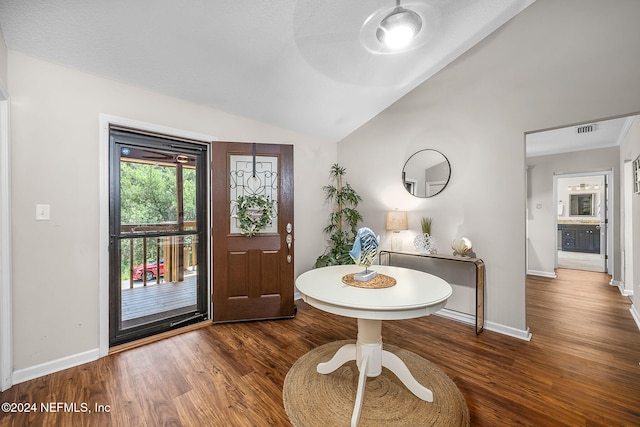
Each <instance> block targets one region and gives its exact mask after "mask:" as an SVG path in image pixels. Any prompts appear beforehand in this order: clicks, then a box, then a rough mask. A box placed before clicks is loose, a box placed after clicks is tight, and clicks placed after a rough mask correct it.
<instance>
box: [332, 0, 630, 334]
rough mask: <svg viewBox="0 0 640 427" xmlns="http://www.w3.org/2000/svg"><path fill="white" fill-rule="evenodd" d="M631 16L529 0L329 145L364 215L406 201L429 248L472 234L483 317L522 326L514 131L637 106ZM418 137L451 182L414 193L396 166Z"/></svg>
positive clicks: (624, 8)
mask: <svg viewBox="0 0 640 427" xmlns="http://www.w3.org/2000/svg"><path fill="white" fill-rule="evenodd" d="M639 18H640V2H637V1H629V0H615V1H608V2H602V1H599V0H537V1H536V2H535V3H533V4H532V5H531V6H529V7H528V8H527V9H525V10H524V11H523V12H522V13H521V14H519V15H518V16H516V17H515V18H514V19H513V20H511V21H510V22H508V23H507V24H506V25H504V26H503V27H502V28H501V29H499V30H498V31H496V32H495V33H493V34H492V35H490V36H489V37H487V38H486V39H485V40H483V41H482V42H481V43H479V44H478V45H477V46H476V47H474V48H473V49H471V50H470V51H469V52H467V53H466V54H464V55H463V56H462V57H460V58H459V59H458V60H456V61H455V62H454V63H452V64H450V65H449V66H448V67H446V68H445V69H444V70H442V71H441V72H439V73H438V74H436V75H435V76H434V77H432V78H431V79H429V80H428V81H427V82H425V83H423V84H422V85H420V86H419V87H417V88H416V89H415V90H414V91H412V92H411V93H409V94H408V95H406V96H405V97H404V98H402V99H401V100H399V101H398V102H397V103H395V104H394V105H393V106H391V107H390V108H388V109H387V110H385V111H384V112H383V113H381V114H379V115H378V116H377V117H376V118H374V119H372V120H371V121H370V122H369V123H367V124H366V125H364V126H362V127H361V128H360V129H358V130H357V131H356V132H354V133H353V134H352V135H350V136H349V137H347V138H345V139H344V140H343V141H341V142H340V143H339V144H338V159H339V160H340V163H341V164H342V165H343V166H345V167H346V168H347V171H348V175H349V177H350V182H351V184H352V185H353V187H354V188H355V189H356V191H358V192H360V194H361V195H362V197H363V199H364V202H363V205H362V213H363V215H364V217H365V223H366V225H368V226H370V227H371V228H373V229H374V230H376V232H378V231H380V232H382V231H383V230H384V227H383V224H384V212H385V211H386V210H388V209H393V208H398V209H406V210H410V211H412V212H411V215H410V224H411V226H412V228H413V229H414V231H416V230H417V220H418V218H419V217H420V216H430V217H433V230H434V232H433V233H434V235H435V237H436V239H437V241H438V244H437V248H438V250H439V251H440V252H450V249H449V243H450V241H451V239H453V237H455V236H467V237H469V238H470V239H471V241H472V242H473V247H474V250H475V251H476V253H477V255H478V257H480V258H483V259H484V261H485V263H486V268H487V289H486V316H487V320H488V322H489V325H488V326H489V327H490V328H499V327H506V328H512V329H513V330H514V331H516V332H518V331H525V330H526V329H527V321H526V310H525V296H526V295H525V203H526V200H525V198H526V196H525V191H526V189H525V159H524V134H525V132H529V131H535V130H541V129H549V128H554V127H559V126H563V125H568V124H573V123H583V122H587V121H589V120H594V119H599V118H606V117H613V116H619V115H624V114H628V113H630V112H637V111H640V72H639V71H640V55H634V54H633V53H632V52H635V51H636V50H637V40H640V26H639V25H637V21H638V19H639ZM424 148H434V149H437V150H439V151H441V152H442V153H443V154H445V155H446V156H447V157H448V158H449V160H450V162H451V167H452V175H451V182H450V184H449V186H448V187H447V188H445V190H444V191H443V192H442V193H440V194H439V195H437V196H435V197H434V198H431V199H416V198H414V197H412V196H410V195H408V194H407V193H406V192H405V191H404V189H403V188H402V184H401V182H400V176H401V170H402V165H403V164H404V162H405V160H406V159H407V158H408V157H409V156H410V155H411V154H412V153H414V152H415V151H417V150H420V149H424ZM407 234H408V233H407ZM386 241H388V237H386V238H385V242H386ZM405 244H407V245H409V244H410V242H405ZM532 332H533V333H534V335H535V331H532Z"/></svg>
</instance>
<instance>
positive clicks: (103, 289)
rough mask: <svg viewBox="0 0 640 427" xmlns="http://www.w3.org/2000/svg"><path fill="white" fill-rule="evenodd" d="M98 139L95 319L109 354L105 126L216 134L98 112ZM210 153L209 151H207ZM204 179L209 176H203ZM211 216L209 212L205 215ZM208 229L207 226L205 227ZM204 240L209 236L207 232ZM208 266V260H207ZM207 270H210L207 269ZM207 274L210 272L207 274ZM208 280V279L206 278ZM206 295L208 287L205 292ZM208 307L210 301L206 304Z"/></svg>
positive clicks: (102, 350)
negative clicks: (97, 304)
mask: <svg viewBox="0 0 640 427" xmlns="http://www.w3.org/2000/svg"><path fill="white" fill-rule="evenodd" d="M99 123H100V140H99V151H100V153H99V156H98V157H99V162H100V165H99V176H100V179H99V181H100V189H99V198H100V214H99V218H100V219H99V224H100V225H99V227H100V231H99V242H100V251H99V262H98V265H99V266H98V271H99V274H100V278H99V280H98V288H99V292H98V293H99V314H98V315H99V319H98V325H99V326H98V330H99V334H100V347H99V353H98V354H99V357H103V356H106V355H107V354H109V240H110V238H109V126H110V125H114V126H120V127H125V128H130V129H136V130H141V131H148V132H152V133H156V134H161V135H168V136H175V137H179V138H185V139H190V140H195V141H201V142H207V143H211V142H212V141H217V140H218V138H216V137H213V136H209V135H204V134H199V133H195V132H190V131H186V130H182V129H175V128H170V127H166V126H160V125H156V124H153V123H147V122H141V121H137V120H132V119H127V118H123V117H117V116H111V115H107V114H100V118H99ZM209 155H210V154H209ZM207 182H210V179H209V178H207ZM207 206H211V200H207ZM207 217H208V218H211V215H209V214H208V215H207ZM208 230H211V227H210V226H209V227H208ZM208 240H209V241H210V240H211V235H210V232H209V236H208ZM208 258H209V259H211V245H209V254H208ZM209 268H210V269H211V268H212V267H211V263H210V267H209ZM209 274H211V271H209ZM209 277H211V276H209ZM209 282H211V281H209ZM208 294H209V298H210V295H211V290H209V292H208ZM208 306H209V307H211V304H210V303H209V304H208Z"/></svg>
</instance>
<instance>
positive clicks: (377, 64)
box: [0, 0, 535, 141]
mask: <svg viewBox="0 0 640 427" xmlns="http://www.w3.org/2000/svg"><path fill="white" fill-rule="evenodd" d="M533 1H535V0H474V1H451V0H415V1H406V2H402V5H403V6H404V7H407V8H412V9H414V10H415V11H417V12H418V13H419V14H420V15H421V16H422V18H423V20H424V25H423V31H422V32H421V34H420V38H419V40H418V41H417V45H416V47H415V48H414V49H412V50H410V51H407V52H404V53H399V54H387V53H385V52H384V51H382V49H381V47H380V46H379V44H378V43H377V40H376V39H375V28H376V27H377V22H378V20H379V19H381V17H383V16H384V15H385V14H386V13H387V12H389V11H390V10H391V9H392V8H393V7H394V6H395V1H393V0H384V1H381V0H349V1H345V0H298V1H295V0H270V1H256V0H234V1H221V0H218V1H213V0H191V1H175V0H136V1H131V0H92V1H85V0H56V1H43V0H40V1H35V0H34V1H29V0H1V1H0V28H1V29H2V32H3V34H4V38H5V41H6V44H7V47H8V48H9V49H12V50H17V51H21V52H24V53H27V54H29V55H32V56H35V57H39V58H42V59H44V60H47V61H51V62H54V63H58V64H62V65H65V66H69V67H72V68H75V69H79V70H83V71H88V72H91V73H95V74H99V75H102V76H105V77H108V78H111V79H115V80H118V81H122V82H126V83H130V84H134V85H138V86H142V87H146V88H149V89H152V90H155V91H158V92H162V93H165V94H168V95H171V96H175V97H179V98H183V99H186V100H190V101H193V102H197V103H201V104H205V105H209V106H211V107H214V108H217V109H221V110H224V111H227V112H230V113H235V114H239V115H242V116H246V117H251V118H254V119H258V120H261V121H264V122H267V123H271V124H274V125H277V126H281V127H285V128H288V129H292V130H297V131H300V132H304V133H307V134H310V135H315V136H318V137H321V138H324V139H327V140H328V141H338V140H340V139H342V138H344V137H345V136H347V135H348V134H349V133H351V132H352V131H354V130H355V129H357V128H358V127H359V126H361V125H362V124H364V123H365V122H367V121H368V120H370V119H371V118H373V117H374V116H375V115H377V114H378V113H380V112H381V111H382V110H384V109H385V108H387V107H388V106H389V105H391V104H392V103H393V102H395V101H396V100H398V99H399V98H400V97H402V96H403V95H405V94H406V93H407V92H409V91H410V90H412V89H413V88H415V87H416V86H417V85H418V84H420V83H422V82H423V81H425V80H426V79H427V78H429V77H430V76H432V75H433V74H435V73H436V72H437V71H439V70H440V69H442V68H443V67H444V66H445V65H447V64H448V63H450V62H451V61H452V60H454V59H455V58H457V57H458V56H460V55H461V54H462V53H464V52H465V51H466V50H468V49H469V48H471V47H472V46H473V45H475V44H476V43H478V42H479V41H480V40H482V39H483V38H484V37H486V36H487V35H488V34H490V33H491V32H493V31H494V30H496V29H497V28H499V27H500V26H501V25H503V24H504V23H505V22H507V21H508V20H509V19H511V18H513V17H514V16H515V15H517V14H518V13H519V12H520V11H522V10H523V9H524V8H526V7H527V6H528V5H530V4H531V3H533ZM9 85H10V82H9Z"/></svg>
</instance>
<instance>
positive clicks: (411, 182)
mask: <svg viewBox="0 0 640 427" xmlns="http://www.w3.org/2000/svg"><path fill="white" fill-rule="evenodd" d="M425 151H432V152H434V153H437V154H439V155H440V156H442V158H443V159H444V161H445V162H447V166H448V167H449V173H448V174H447V179H446V180H444V181H443V182H442V181H438V183H441V184H442V187H441V188H440V189H438V191H436V192H435V193H433V194H431V195H429V196H427V195H426V188H425V195H424V196H419V195H417V194H415V186H417V181H415V180H411V179H409V180H408V179H407V178H406V168H407V165H408V164H409V162H410V161H411V159H413V158H414V157H415V156H417V155H419V154H420V153H423V152H425ZM438 164H439V163H438ZM450 180H451V163H450V162H449V159H448V158H447V156H445V155H444V154H442V153H441V152H440V151H438V150H434V149H433V148H425V149H422V150H418V151H416V152H415V153H413V154H412V155H411V156H409V158H408V159H407V161H406V162H404V166H403V167H402V186H403V187H404V189H405V190H406V191H407V193H409V194H411V195H412V196H413V197H418V198H420V199H428V198H430V197H434V196H437V195H438V194H440V193H442V191H443V190H444V189H445V188H446V187H447V185H448V184H449V181H450ZM410 187H413V188H414V190H413V191H412V190H411V188H410ZM425 187H426V182H425Z"/></svg>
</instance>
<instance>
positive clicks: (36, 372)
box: [13, 348, 100, 384]
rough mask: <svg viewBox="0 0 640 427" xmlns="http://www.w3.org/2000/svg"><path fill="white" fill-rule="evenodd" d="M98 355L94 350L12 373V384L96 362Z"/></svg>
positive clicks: (97, 350)
mask: <svg viewBox="0 0 640 427" xmlns="http://www.w3.org/2000/svg"><path fill="white" fill-rule="evenodd" d="M99 353H100V350H99V349H97V348H95V349H93V350H89V351H85V352H83V353H78V354H74V355H71V356H67V357H63V358H61V359H57V360H52V361H51V362H46V363H42V364H40V365H36V366H32V367H30V368H25V369H20V370H17V371H14V372H13V384H19V383H22V382H25V381H29V380H32V379H34V378H38V377H42V376H44V375H49V374H52V373H54V372H58V371H62V370H64V369H68V368H73V367H74V366H78V365H82V364H83V363H87V362H93V361H94V360H98V357H99Z"/></svg>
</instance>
